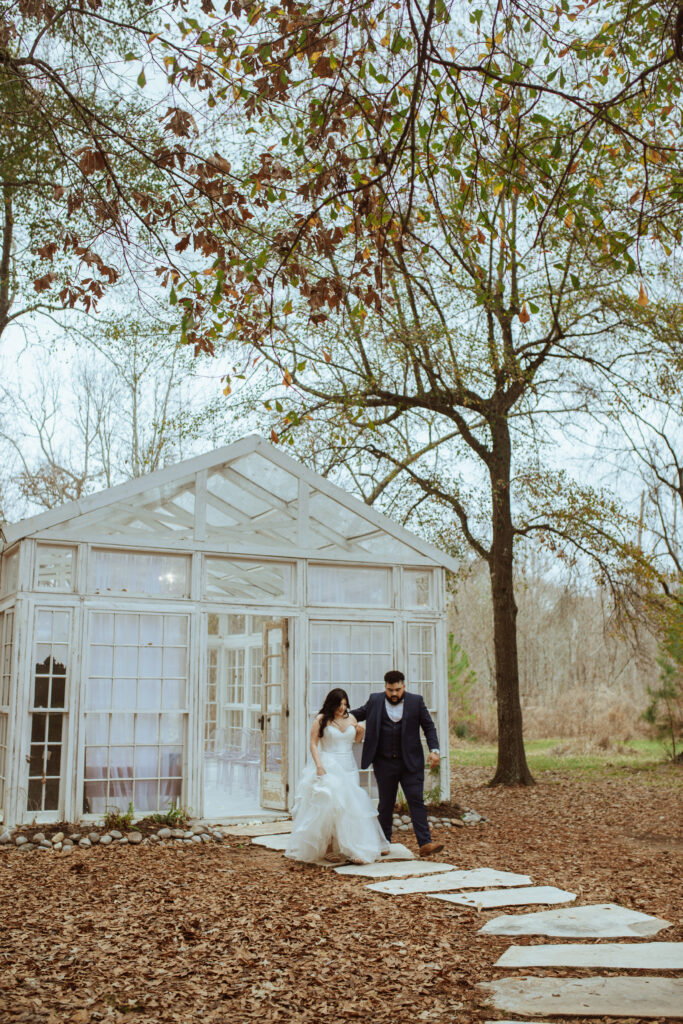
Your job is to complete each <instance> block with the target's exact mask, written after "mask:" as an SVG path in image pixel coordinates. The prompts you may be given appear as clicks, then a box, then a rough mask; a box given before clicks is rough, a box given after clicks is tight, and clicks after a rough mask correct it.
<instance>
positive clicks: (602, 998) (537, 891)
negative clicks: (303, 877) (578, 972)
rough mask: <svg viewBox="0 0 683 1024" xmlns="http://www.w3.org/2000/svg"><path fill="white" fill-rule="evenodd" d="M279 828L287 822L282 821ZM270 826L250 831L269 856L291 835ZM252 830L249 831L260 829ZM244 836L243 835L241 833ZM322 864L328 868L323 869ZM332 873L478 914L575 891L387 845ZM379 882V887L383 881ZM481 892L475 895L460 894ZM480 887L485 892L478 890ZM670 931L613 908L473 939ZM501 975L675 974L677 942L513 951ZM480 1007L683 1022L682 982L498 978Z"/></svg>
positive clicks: (555, 913)
mask: <svg viewBox="0 0 683 1024" xmlns="http://www.w3.org/2000/svg"><path fill="white" fill-rule="evenodd" d="M282 824H283V825H284V826H287V829H286V831H287V832H289V831H290V830H291V823H288V822H283V823H282ZM273 825H274V823H268V831H267V833H260V834H256V833H254V834H253V838H252V842H253V843H255V844H256V845H258V846H263V847H266V848H267V849H271V850H276V851H283V850H284V849H285V847H286V844H287V839H288V836H287V835H285V834H284V831H285V829H284V828H283V834H276V833H274V831H273ZM257 827H258V826H253V828H257ZM241 834H246V833H241ZM325 866H327V867H329V866H330V865H329V864H327V863H326V864H325ZM334 870H335V871H336V873H337V874H340V875H343V876H350V877H359V878H370V879H377V880H378V881H375V882H374V883H372V884H369V885H366V886H365V888H367V889H369V890H370V891H371V892H373V893H379V894H382V895H386V896H393V897H395V896H405V895H423V896H424V897H425V898H427V899H434V900H441V901H445V902H448V903H451V904H457V905H460V906H463V907H471V908H472V909H473V910H476V911H477V912H479V911H480V910H484V909H487V908H491V907H494V906H506V905H518V906H529V905H533V904H534V903H537V904H538V903H540V904H544V905H549V904H552V903H559V902H570V901H572V900H574V899H576V896H575V894H574V893H570V892H566V891H564V890H562V889H557V888H555V887H554V886H534V885H532V884H531V878H529V877H528V876H527V875H518V874H515V873H513V872H505V871H497V870H495V869H493V868H485V867H482V868H476V869H474V870H471V871H463V870H458V869H457V868H456V866H455V865H453V864H445V863H435V862H431V861H423V860H416V859H415V858H414V857H413V854H412V853H411V852H410V850H408V849H407V848H406V847H405V846H401V844H392V849H391V855H390V856H389V857H387V858H382V860H381V861H377V862H376V863H374V864H344V865H340V866H338V867H335V868H334ZM380 880H381V881H380ZM475 887H479V889H477V891H474V892H466V893H463V892H459V891H458V890H465V889H472V888H475ZM482 887H486V888H482ZM668 927H671V925H670V922H669V921H665V920H663V919H661V918H656V917H652V916H650V915H648V914H643V913H640V912H639V911H635V910H629V909H628V908H627V907H620V906H619V905H618V904H615V903H602V904H594V905H587V906H577V907H571V908H562V909H560V910H546V911H540V912H534V913H529V914H506V915H503V916H501V917H497V918H494V919H492V920H490V921H488V922H487V923H486V924H485V925H484V926H483V927H482V928H480V929H479V931H480V933H484V934H489V935H545V936H557V937H560V938H565V937H569V938H603V937H615V938H616V937H631V938H636V937H637V938H643V937H645V936H649V935H656V934H657V933H658V932H659V931H661V930H662V929H664V928H668ZM493 966H494V967H498V968H508V969H523V968H529V967H543V968H548V969H553V968H556V969H558V968H561V969H563V973H564V969H567V968H569V969H570V968H580V969H586V968H588V969H592V968H596V969H600V968H616V969H622V970H624V969H625V970H630V969H633V970H681V969H682V968H683V943H682V942H651V943H642V942H641V943H630V944H625V943H598V944H594V943H592V944H589V943H586V944H580V943H557V944H553V945H540V946H511V947H510V948H509V949H508V950H507V951H506V952H505V953H504V954H503V955H502V956H501V957H500V958H499V960H498V961H497V962H496V963H495V964H494V965H493ZM478 987H479V988H480V989H481V990H482V992H484V993H485V995H486V997H487V1002H488V1003H489V1004H490V1005H491V1006H493V1007H495V1009H497V1010H501V1011H507V1012H509V1013H516V1014H520V1015H521V1016H522V1017H524V1018H526V1019H527V1020H528V1018H530V1017H533V1019H534V1022H535V1024H559V1021H557V1020H556V1021H550V1020H548V1021H539V1020H538V1017H537V1014H539V1013H550V1014H559V1015H560V1016H562V1017H566V1016H575V1017H591V1016H600V1017H603V1018H608V1017H619V1016H628V1017H635V1016H637V1017H638V1018H639V1019H641V1020H643V1021H645V1020H652V1019H654V1018H659V1019H666V1020H678V1019H683V979H680V978H668V977H629V976H623V977H622V976H618V977H614V976H610V977H601V976H599V975H596V976H594V977H590V978H568V977H559V978H541V977H517V978H509V977H508V978H501V979H499V980H496V981H491V982H486V983H484V984H481V985H479V986H478ZM487 1024H523V1021H521V1020H519V1019H518V1020H505V1021H502V1020H499V1021H488V1022H487Z"/></svg>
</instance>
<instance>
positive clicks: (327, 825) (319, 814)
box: [285, 688, 389, 864]
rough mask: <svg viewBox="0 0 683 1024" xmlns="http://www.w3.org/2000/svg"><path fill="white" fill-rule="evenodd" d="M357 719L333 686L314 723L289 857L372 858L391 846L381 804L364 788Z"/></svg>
mask: <svg viewBox="0 0 683 1024" xmlns="http://www.w3.org/2000/svg"><path fill="white" fill-rule="evenodd" d="M357 724H358V723H357V722H356V719H355V718H354V717H353V715H351V714H349V698H348V697H347V695H346V693H345V691H344V690H342V689H339V688H337V689H334V690H330V692H329V693H328V695H327V696H326V697H325V700H324V703H323V706H322V708H321V710H320V712H319V713H318V714H317V715H316V716H315V719H314V720H313V725H312V727H311V743H310V751H311V754H312V756H313V763H312V764H310V763H309V764H307V765H306V767H305V768H304V771H303V775H302V776H301V779H300V781H299V785H298V787H297V791H296V797H295V800H294V809H293V812H292V817H293V819H294V827H293V829H292V832H291V834H290V837H289V840H288V843H287V847H286V849H285V857H292V858H293V859H294V860H303V861H319V860H322V859H326V860H331V861H340V860H344V859H348V860H352V861H356V862H357V863H361V864H369V863H371V862H372V861H374V860H377V859H378V857H380V856H381V855H383V854H386V853H388V852H389V843H388V842H387V840H386V839H385V837H384V833H383V832H382V829H381V828H380V825H379V822H378V820H377V809H376V808H375V806H374V804H373V802H372V800H371V799H370V797H369V796H368V794H367V793H366V792H365V790H364V789H361V785H360V781H359V776H358V767H357V765H356V759H355V758H354V756H353V750H352V747H353V744H354V742H355V739H356V726H357Z"/></svg>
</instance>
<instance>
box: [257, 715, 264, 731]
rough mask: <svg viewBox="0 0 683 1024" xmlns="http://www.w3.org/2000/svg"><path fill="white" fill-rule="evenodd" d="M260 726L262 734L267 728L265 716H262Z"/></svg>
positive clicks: (259, 721)
mask: <svg viewBox="0 0 683 1024" xmlns="http://www.w3.org/2000/svg"><path fill="white" fill-rule="evenodd" d="M258 724H259V727H260V729H261V732H263V728H264V726H265V715H261V717H260V718H259V720H258Z"/></svg>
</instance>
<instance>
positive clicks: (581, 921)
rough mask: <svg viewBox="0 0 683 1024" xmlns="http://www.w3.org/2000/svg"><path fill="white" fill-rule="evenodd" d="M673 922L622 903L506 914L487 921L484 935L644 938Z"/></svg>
mask: <svg viewBox="0 0 683 1024" xmlns="http://www.w3.org/2000/svg"><path fill="white" fill-rule="evenodd" d="M670 927H671V922H670V921H663V920H662V919H661V918H659V917H651V916H650V915H649V914H641V913H640V911H639V910H628V909H627V908H626V907H620V906H619V904H618V903H596V904H594V905H593V906H587V907H571V908H569V909H563V910H541V911H537V912H536V913H534V914H504V915H503V916H502V917H495V918H494V919H493V920H492V921H487V923H486V924H485V925H484V927H483V928H480V929H479V931H480V932H486V933H488V934H489V935H558V936H562V937H563V938H564V937H565V936H569V937H571V938H576V939H599V938H608V939H609V938H629V937H635V938H643V936H645V935H656V934H657V932H661V930H662V928H670Z"/></svg>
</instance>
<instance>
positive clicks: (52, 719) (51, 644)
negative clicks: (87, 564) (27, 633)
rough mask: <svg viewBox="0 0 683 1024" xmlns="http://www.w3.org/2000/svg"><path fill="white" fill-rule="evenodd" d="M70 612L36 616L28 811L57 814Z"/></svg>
mask: <svg viewBox="0 0 683 1024" xmlns="http://www.w3.org/2000/svg"><path fill="white" fill-rule="evenodd" d="M70 631H71V613H70V612H68V611H56V610H50V609H47V608H41V609H39V611H38V612H37V614H36V628H35V639H34V653H33V665H34V668H33V696H32V701H31V708H30V709H29V710H30V717H31V746H30V756H29V769H28V803H27V810H29V811H58V810H59V804H60V788H61V777H62V749H63V735H64V719H65V712H66V710H67V675H68V666H69V647H70Z"/></svg>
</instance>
